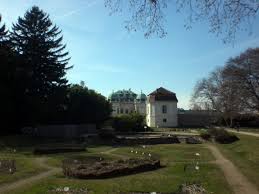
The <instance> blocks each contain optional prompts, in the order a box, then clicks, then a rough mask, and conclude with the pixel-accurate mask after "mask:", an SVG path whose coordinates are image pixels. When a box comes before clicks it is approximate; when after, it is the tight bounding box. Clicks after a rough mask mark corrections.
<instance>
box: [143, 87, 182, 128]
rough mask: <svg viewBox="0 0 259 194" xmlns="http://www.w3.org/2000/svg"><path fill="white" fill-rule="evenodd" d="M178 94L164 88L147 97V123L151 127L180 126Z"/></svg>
mask: <svg viewBox="0 0 259 194" xmlns="http://www.w3.org/2000/svg"><path fill="white" fill-rule="evenodd" d="M177 103H178V100H177V97H176V94H175V93H173V92H170V91H168V90H166V89H164V88H162V87H160V88H158V89H156V90H155V91H154V92H152V93H151V94H149V95H148V97H147V105H146V106H147V110H146V122H147V125H148V126H149V127H176V126H178V117H177V115H178V113H177Z"/></svg>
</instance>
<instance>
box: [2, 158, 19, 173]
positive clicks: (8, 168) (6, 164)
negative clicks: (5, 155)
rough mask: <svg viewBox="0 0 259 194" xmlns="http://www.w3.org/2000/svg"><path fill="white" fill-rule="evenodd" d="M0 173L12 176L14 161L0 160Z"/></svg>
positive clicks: (14, 168) (14, 167)
mask: <svg viewBox="0 0 259 194" xmlns="http://www.w3.org/2000/svg"><path fill="white" fill-rule="evenodd" d="M0 172H4V173H10V174H13V173H15V172H16V162H15V160H6V159H4V160H0Z"/></svg>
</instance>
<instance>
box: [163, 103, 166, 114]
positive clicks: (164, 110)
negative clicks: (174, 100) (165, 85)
mask: <svg viewBox="0 0 259 194" xmlns="http://www.w3.org/2000/svg"><path fill="white" fill-rule="evenodd" d="M162 113H163V114H165V113H167V107H166V105H163V106H162Z"/></svg>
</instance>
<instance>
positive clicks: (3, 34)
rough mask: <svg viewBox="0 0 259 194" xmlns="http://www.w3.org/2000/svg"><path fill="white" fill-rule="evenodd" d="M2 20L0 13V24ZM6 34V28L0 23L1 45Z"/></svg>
mask: <svg viewBox="0 0 259 194" xmlns="http://www.w3.org/2000/svg"><path fill="white" fill-rule="evenodd" d="M1 21H2V16H1V15H0V24H1ZM6 36H7V30H6V29H5V25H4V24H3V25H0V44H1V45H2V42H3V41H5V39H6Z"/></svg>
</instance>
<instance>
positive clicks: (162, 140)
mask: <svg viewBox="0 0 259 194" xmlns="http://www.w3.org/2000/svg"><path fill="white" fill-rule="evenodd" d="M115 141H116V143H118V144H123V145H139V144H142V145H155V144H174V143H181V142H180V141H179V139H178V138H177V136H171V137H130V138H127V137H121V138H118V137H117V138H116V139H115Z"/></svg>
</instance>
